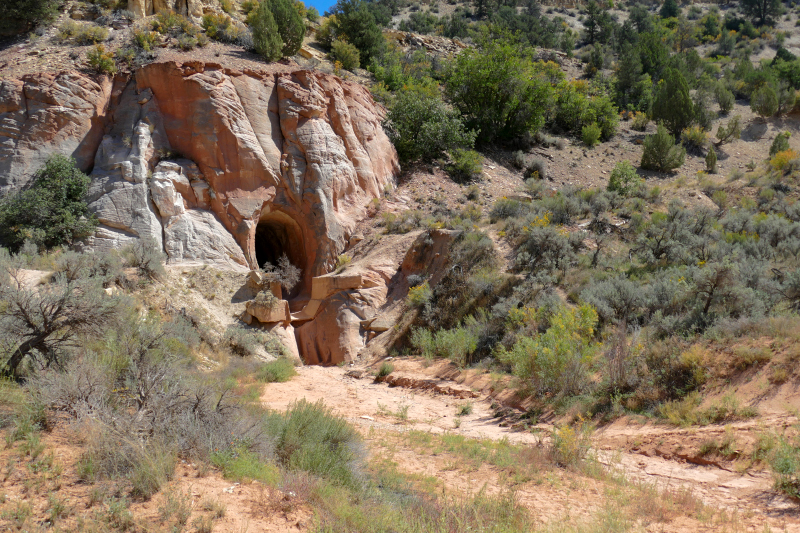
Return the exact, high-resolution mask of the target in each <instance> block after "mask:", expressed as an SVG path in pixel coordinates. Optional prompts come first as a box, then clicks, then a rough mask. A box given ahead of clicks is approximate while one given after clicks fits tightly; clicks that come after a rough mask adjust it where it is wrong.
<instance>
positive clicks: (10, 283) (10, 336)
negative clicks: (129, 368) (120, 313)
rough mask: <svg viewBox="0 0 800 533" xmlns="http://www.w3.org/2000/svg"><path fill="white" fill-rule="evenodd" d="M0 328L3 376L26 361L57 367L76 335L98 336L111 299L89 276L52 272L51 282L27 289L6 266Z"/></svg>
mask: <svg viewBox="0 0 800 533" xmlns="http://www.w3.org/2000/svg"><path fill="white" fill-rule="evenodd" d="M0 277H3V278H5V282H3V283H2V284H0V301H3V302H5V305H3V306H2V307H0V330H2V331H4V332H5V339H6V342H7V343H8V344H10V345H11V349H10V356H9V358H8V360H7V361H6V362H5V366H4V369H3V372H4V373H5V374H6V375H17V373H18V369H19V366H20V364H21V363H22V361H23V360H24V359H25V358H26V357H30V358H31V359H32V360H33V361H34V362H39V363H42V364H44V365H50V364H56V365H57V364H59V363H60V361H61V359H62V354H63V351H64V350H65V349H66V348H68V347H71V346H75V342H76V340H77V338H78V337H79V336H80V335H89V334H99V333H101V332H102V330H103V329H104V328H105V327H106V326H107V324H108V323H109V320H112V319H113V317H114V315H115V313H116V307H117V303H118V301H117V299H115V298H113V297H110V296H108V295H106V294H105V293H104V292H103V290H102V285H101V284H100V283H97V281H96V280H95V279H92V278H88V279H86V278H79V279H76V280H69V279H67V277H66V276H65V275H64V274H57V275H56V276H55V279H54V280H53V282H52V283H50V284H48V285H45V286H41V287H29V286H27V285H26V284H25V281H24V277H23V276H22V273H21V272H20V271H19V270H18V269H15V268H13V267H9V266H8V265H6V267H5V268H3V271H2V272H0Z"/></svg>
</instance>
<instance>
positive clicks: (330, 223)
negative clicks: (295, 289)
mask: <svg viewBox="0 0 800 533" xmlns="http://www.w3.org/2000/svg"><path fill="white" fill-rule="evenodd" d="M382 117H383V115H382V111H381V110H380V108H378V107H377V106H376V105H375V103H374V102H373V100H372V97H371V95H370V94H369V92H368V91H367V90H366V89H365V88H364V87H361V86H360V85H357V84H353V83H348V82H344V81H342V80H340V79H339V78H337V77H335V76H330V75H325V74H321V73H318V72H314V71H303V70H300V71H293V72H285V73H259V72H244V73H243V72H237V71H231V70H227V69H224V68H222V67H221V66H219V65H206V64H202V63H187V64H177V63H155V64H150V65H147V66H144V67H142V68H141V69H139V70H138V71H137V72H136V73H135V76H134V77H133V78H132V79H123V78H118V79H116V80H115V81H114V84H113V87H112V84H111V83H110V82H107V81H104V82H97V81H93V80H91V79H89V78H88V77H86V76H84V75H82V74H78V73H71V72H70V73H61V74H57V75H55V74H41V75H38V76H33V77H29V78H26V79H24V80H21V81H4V82H2V84H0V175H3V176H6V178H5V179H6V181H5V182H2V183H0V193H2V192H3V191H4V190H5V191H7V190H10V189H13V188H16V187H19V186H22V185H24V183H25V181H26V180H27V179H28V178H29V176H30V174H31V172H32V171H33V170H35V168H37V166H38V165H39V164H40V163H41V161H43V160H44V159H45V158H46V157H47V156H48V155H49V154H50V153H52V152H61V153H66V154H70V155H73V156H76V159H77V160H78V162H79V164H80V166H81V167H82V168H83V169H84V170H88V169H90V168H91V169H92V178H93V181H92V190H91V191H90V201H91V207H92V209H93V210H94V211H95V212H96V213H97V214H98V217H99V219H100V221H101V224H102V225H101V227H100V229H99V231H98V233H97V235H96V237H95V239H94V241H93V243H94V245H95V246H97V247H99V248H103V247H111V246H120V245H122V244H125V243H126V242H129V241H130V240H131V239H136V238H139V237H143V236H147V237H148V238H151V239H153V240H154V241H155V242H157V243H158V245H160V246H162V247H163V248H164V249H165V250H166V252H167V254H168V256H169V259H170V261H172V262H192V261H198V262H223V263H228V264H232V265H240V266H242V267H255V266H256V265H257V262H259V259H262V260H263V258H264V257H267V258H274V257H275V256H276V254H280V253H286V254H287V255H288V256H289V257H290V259H291V260H292V262H294V263H295V264H296V265H298V266H300V267H302V268H303V272H304V277H305V279H306V281H307V282H308V281H309V280H310V278H311V277H312V276H317V275H320V274H324V273H326V272H328V271H330V269H331V268H332V266H333V264H334V262H335V260H336V257H337V255H338V254H339V253H341V251H342V250H343V249H344V246H345V243H346V241H347V239H348V238H349V234H350V232H351V231H352V230H353V228H354V226H355V222H356V221H357V219H358V218H360V217H361V216H362V214H363V212H364V209H365V207H366V205H367V203H368V202H369V200H371V199H372V198H375V197H378V196H380V195H381V193H382V191H383V189H384V187H385V186H386V184H388V183H390V182H392V180H393V179H394V176H395V174H396V172H397V171H398V168H399V167H398V163H397V156H396V153H395V151H394V148H393V147H392V145H391V143H390V141H389V139H388V138H387V136H386V135H385V134H384V132H383V130H382V128H381V120H382ZM165 159H169V161H165ZM307 284H308V283H307Z"/></svg>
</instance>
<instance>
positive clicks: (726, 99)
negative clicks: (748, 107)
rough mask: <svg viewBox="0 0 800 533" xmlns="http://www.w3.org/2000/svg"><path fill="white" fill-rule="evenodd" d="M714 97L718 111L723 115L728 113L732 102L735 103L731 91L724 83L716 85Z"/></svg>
mask: <svg viewBox="0 0 800 533" xmlns="http://www.w3.org/2000/svg"><path fill="white" fill-rule="evenodd" d="M716 97H717V103H718V104H719V110H720V112H721V113H722V114H723V115H727V114H728V113H730V112H731V110H732V109H733V104H735V103H736V98H735V97H734V96H733V93H732V92H731V91H729V90H728V89H727V88H726V87H725V86H724V85H722V84H720V85H719V86H717V90H716Z"/></svg>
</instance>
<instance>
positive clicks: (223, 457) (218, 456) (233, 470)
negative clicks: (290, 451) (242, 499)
mask: <svg viewBox="0 0 800 533" xmlns="http://www.w3.org/2000/svg"><path fill="white" fill-rule="evenodd" d="M211 463H212V464H213V465H214V466H216V467H217V468H219V469H220V470H221V471H222V475H223V476H224V477H225V479H230V480H232V481H236V482H239V483H242V482H247V481H260V482H261V483H264V484H266V485H271V486H275V485H277V484H278V481H280V477H281V474H280V470H279V469H278V467H277V466H276V465H274V464H270V463H266V462H264V461H263V460H261V459H260V458H259V457H258V456H257V455H256V454H254V453H252V452H250V451H247V450H227V451H225V452H217V453H214V454H213V455H212V456H211Z"/></svg>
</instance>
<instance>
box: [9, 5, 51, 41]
mask: <svg viewBox="0 0 800 533" xmlns="http://www.w3.org/2000/svg"><path fill="white" fill-rule="evenodd" d="M61 3H62V2H61V1H60V0H3V2H0V33H2V34H11V33H19V32H23V31H27V30H29V29H30V28H31V27H32V26H33V25H35V24H46V23H47V22H49V21H51V20H52V19H53V18H54V17H55V16H56V14H57V13H58V7H59V6H60V5H61Z"/></svg>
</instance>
